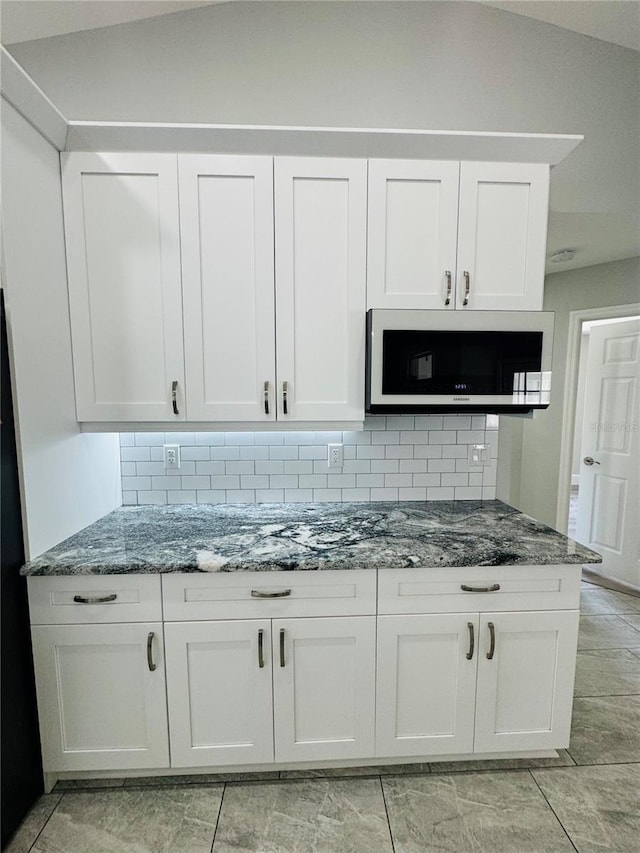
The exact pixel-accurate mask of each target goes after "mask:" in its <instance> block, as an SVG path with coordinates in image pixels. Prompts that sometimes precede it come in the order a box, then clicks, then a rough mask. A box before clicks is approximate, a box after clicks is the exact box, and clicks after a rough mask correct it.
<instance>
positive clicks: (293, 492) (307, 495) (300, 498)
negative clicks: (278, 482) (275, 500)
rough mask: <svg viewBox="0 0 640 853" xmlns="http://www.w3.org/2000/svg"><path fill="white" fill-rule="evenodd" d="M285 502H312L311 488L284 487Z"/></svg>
mask: <svg viewBox="0 0 640 853" xmlns="http://www.w3.org/2000/svg"><path fill="white" fill-rule="evenodd" d="M284 502H285V503H309V504H310V503H313V489H285V490H284Z"/></svg>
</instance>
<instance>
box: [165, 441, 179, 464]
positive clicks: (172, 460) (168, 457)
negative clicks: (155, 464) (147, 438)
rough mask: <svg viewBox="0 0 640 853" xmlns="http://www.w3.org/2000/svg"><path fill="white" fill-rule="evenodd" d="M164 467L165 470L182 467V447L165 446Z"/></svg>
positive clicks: (174, 445) (177, 445)
mask: <svg viewBox="0 0 640 853" xmlns="http://www.w3.org/2000/svg"><path fill="white" fill-rule="evenodd" d="M164 467H165V470H169V469H170V468H179V467H180V445H179V444H165V445H164Z"/></svg>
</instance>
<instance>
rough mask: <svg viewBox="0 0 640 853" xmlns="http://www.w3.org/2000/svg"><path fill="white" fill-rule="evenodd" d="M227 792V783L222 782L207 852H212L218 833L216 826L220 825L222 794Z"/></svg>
mask: <svg viewBox="0 0 640 853" xmlns="http://www.w3.org/2000/svg"><path fill="white" fill-rule="evenodd" d="M226 793H227V783H226V782H223V783H222V794H221V795H220V806H219V807H218V816H217V818H216V825H215V827H214V829H213V838H212V839H211V847H210V848H209V853H213V845H214V844H215V843H216V835H217V834H218V826H219V825H220V816H221V815H222V806H223V804H224V795H225V794H226Z"/></svg>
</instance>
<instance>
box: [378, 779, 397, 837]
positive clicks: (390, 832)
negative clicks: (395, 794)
mask: <svg viewBox="0 0 640 853" xmlns="http://www.w3.org/2000/svg"><path fill="white" fill-rule="evenodd" d="M379 781H380V793H381V794H382V804H383V806H384V813H385V815H386V817H387V827H388V829H389V839H390V841H391V853H395V851H396V845H395V841H394V840H393V830H392V829H391V817H390V816H389V806H388V804H387V798H386V796H385V793H384V785H383V783H382V776H380V780H379Z"/></svg>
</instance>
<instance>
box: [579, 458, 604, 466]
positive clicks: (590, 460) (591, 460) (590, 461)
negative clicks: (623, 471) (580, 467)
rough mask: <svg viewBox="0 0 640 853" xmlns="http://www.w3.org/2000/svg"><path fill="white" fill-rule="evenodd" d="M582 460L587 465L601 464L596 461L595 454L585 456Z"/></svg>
mask: <svg viewBox="0 0 640 853" xmlns="http://www.w3.org/2000/svg"><path fill="white" fill-rule="evenodd" d="M582 461H583V462H584V464H585V465H599V464H600V463H599V462H596V460H595V459H594V458H593V456H585V457H584V459H583V460H582Z"/></svg>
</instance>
